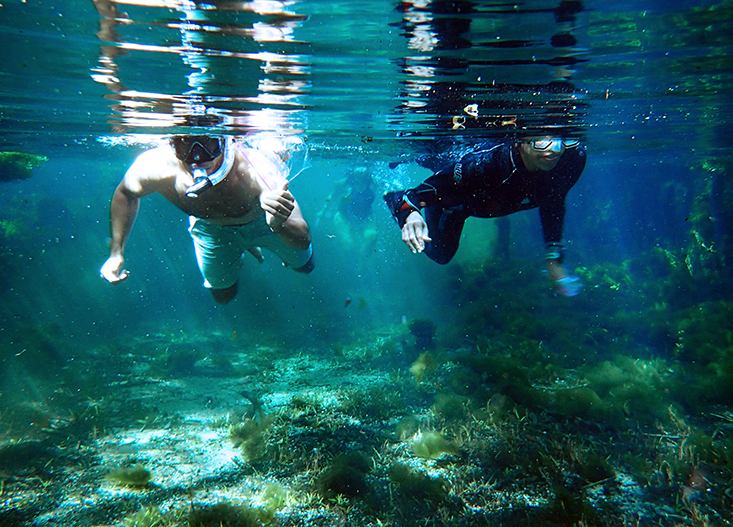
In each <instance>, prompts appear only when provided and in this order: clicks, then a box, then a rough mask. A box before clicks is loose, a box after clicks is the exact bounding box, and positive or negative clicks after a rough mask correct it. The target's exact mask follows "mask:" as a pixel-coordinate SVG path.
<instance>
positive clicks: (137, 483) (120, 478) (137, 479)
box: [106, 465, 153, 487]
mask: <svg viewBox="0 0 733 527" xmlns="http://www.w3.org/2000/svg"><path fill="white" fill-rule="evenodd" d="M152 478H153V475H152V474H151V472H150V471H149V470H148V469H146V468H145V467H143V466H141V465H133V466H131V467H124V468H119V469H115V470H113V471H111V472H110V473H109V474H107V476H106V479H107V480H108V481H111V482H113V483H116V484H118V485H126V486H128V487H145V486H146V485H147V484H148V483H150V481H151V480H152Z"/></svg>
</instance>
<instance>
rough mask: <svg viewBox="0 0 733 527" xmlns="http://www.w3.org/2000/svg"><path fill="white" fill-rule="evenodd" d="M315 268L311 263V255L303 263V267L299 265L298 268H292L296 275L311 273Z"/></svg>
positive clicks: (312, 262) (313, 263)
mask: <svg viewBox="0 0 733 527" xmlns="http://www.w3.org/2000/svg"><path fill="white" fill-rule="evenodd" d="M315 268H316V264H315V262H314V261H313V255H312V254H311V257H310V258H308V261H307V262H305V264H304V265H301V266H300V267H295V268H293V271H295V272H296V273H303V274H308V273H310V272H311V271H313V269H315Z"/></svg>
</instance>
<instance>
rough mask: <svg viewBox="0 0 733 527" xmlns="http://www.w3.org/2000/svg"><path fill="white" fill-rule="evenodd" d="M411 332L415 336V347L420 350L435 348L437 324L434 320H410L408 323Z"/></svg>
mask: <svg viewBox="0 0 733 527" xmlns="http://www.w3.org/2000/svg"><path fill="white" fill-rule="evenodd" d="M408 328H409V329H410V333H411V334H412V336H413V337H415V349H417V350H419V351H424V350H429V349H433V348H435V342H434V341H433V339H434V338H435V331H436V326H435V322H433V321H432V320H428V319H424V318H418V319H415V320H412V321H410V323H409V324H408Z"/></svg>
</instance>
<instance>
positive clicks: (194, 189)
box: [186, 137, 235, 198]
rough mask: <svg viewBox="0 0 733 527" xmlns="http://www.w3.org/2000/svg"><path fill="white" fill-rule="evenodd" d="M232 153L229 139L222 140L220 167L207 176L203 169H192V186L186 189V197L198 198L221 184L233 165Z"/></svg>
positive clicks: (233, 150)
mask: <svg viewBox="0 0 733 527" xmlns="http://www.w3.org/2000/svg"><path fill="white" fill-rule="evenodd" d="M234 152H235V149H234V148H233V147H232V140H231V138H229V137H227V138H224V141H223V143H222V153H223V154H224V159H223V160H222V162H221V166H220V167H219V168H218V169H217V170H216V172H214V173H213V174H207V173H206V169H205V168H200V167H195V168H193V170H192V172H193V185H191V186H190V187H188V188H187V189H186V197H188V198H198V197H199V196H201V194H203V193H204V192H206V191H207V190H209V189H210V188H212V187H213V186H214V185H217V184H219V183H221V181H222V180H223V179H224V178H225V177H226V176H227V174H228V173H229V171H230V170H231V169H232V166H233V165H234Z"/></svg>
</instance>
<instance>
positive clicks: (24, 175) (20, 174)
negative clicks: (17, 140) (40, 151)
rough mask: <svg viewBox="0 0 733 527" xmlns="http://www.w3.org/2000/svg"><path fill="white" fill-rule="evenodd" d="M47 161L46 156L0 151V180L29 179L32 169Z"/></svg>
mask: <svg viewBox="0 0 733 527" xmlns="http://www.w3.org/2000/svg"><path fill="white" fill-rule="evenodd" d="M46 161H48V158H47V157H46V156H39V155H35V154H26V153H24V152H0V182H2V181H14V180H19V179H29V178H30V177H31V176H32V175H33V169H34V168H38V167H39V166H41V165H42V164H43V163H44V162H46Z"/></svg>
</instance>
